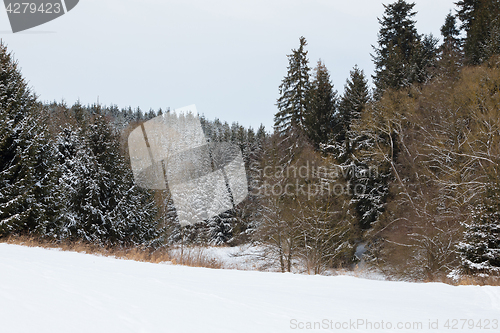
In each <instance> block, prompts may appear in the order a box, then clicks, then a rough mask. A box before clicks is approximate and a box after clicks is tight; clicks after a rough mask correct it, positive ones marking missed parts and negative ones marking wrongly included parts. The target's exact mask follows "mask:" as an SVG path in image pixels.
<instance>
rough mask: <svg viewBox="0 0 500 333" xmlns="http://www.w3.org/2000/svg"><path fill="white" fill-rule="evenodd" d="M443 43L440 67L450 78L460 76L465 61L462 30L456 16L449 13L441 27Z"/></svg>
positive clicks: (440, 50) (440, 49)
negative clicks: (461, 40)
mask: <svg viewBox="0 0 500 333" xmlns="http://www.w3.org/2000/svg"><path fill="white" fill-rule="evenodd" d="M441 35H442V36H443V44H442V45H441V46H440V48H439V53H440V57H439V61H438V68H439V70H440V71H441V72H442V73H443V74H444V76H445V77H448V78H454V79H457V78H458V72H459V70H460V67H461V66H462V63H463V55H462V48H461V42H460V31H459V30H458V28H457V25H456V17H455V16H454V15H452V14H451V13H449V14H448V15H447V16H446V19H445V22H444V24H443V26H442V27H441Z"/></svg>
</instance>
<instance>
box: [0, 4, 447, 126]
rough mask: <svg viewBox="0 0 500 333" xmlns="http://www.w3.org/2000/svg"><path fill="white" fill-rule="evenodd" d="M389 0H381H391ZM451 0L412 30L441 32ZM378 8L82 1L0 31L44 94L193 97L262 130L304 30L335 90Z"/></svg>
mask: <svg viewBox="0 0 500 333" xmlns="http://www.w3.org/2000/svg"><path fill="white" fill-rule="evenodd" d="M390 2H393V1H386V2H384V3H390ZM453 2H454V0H417V1H416V6H415V10H416V11H418V14H417V16H416V19H417V21H418V23H417V28H418V31H419V33H421V34H423V33H425V34H428V33H433V34H434V35H435V36H437V37H440V34H439V28H440V27H441V25H442V24H443V22H444V18H445V16H446V14H447V13H448V12H449V11H450V9H454V8H455V5H454V4H453ZM383 11H384V8H383V6H382V2H380V1H377V0H376V1H374V0H351V1H345V0H140V1H139V0H80V3H79V4H78V5H77V6H76V7H75V8H74V9H73V10H72V11H70V12H68V13H67V14H66V15H64V16H62V17H60V18H58V19H56V20H54V21H52V22H49V23H46V24H44V25H42V26H39V27H35V28H33V29H31V30H28V31H26V32H21V33H17V34H12V33H11V32H10V31H11V29H10V25H9V22H8V18H7V14H6V12H5V10H4V9H3V8H2V9H0V38H1V39H3V41H4V42H5V43H6V44H7V46H8V48H9V49H10V50H11V51H13V52H14V54H15V57H16V59H17V60H18V61H19V64H20V66H21V68H22V72H23V75H24V76H25V78H27V80H28V81H29V83H30V86H31V87H33V89H34V91H35V92H36V93H37V94H38V95H39V97H40V99H41V100H42V101H54V100H56V101H61V100H63V99H64V100H65V101H66V102H67V104H69V105H72V104H73V103H75V102H76V101H77V100H78V99H79V100H80V102H81V103H82V104H89V103H94V102H96V101H97V98H98V96H99V101H100V103H101V104H106V105H110V104H116V105H118V106H119V107H120V108H122V107H128V106H132V107H134V108H135V107H137V106H139V107H140V108H141V109H142V110H144V111H147V110H149V109H150V108H153V109H155V110H156V109H158V108H160V107H162V108H164V109H165V108H166V107H171V108H178V107H182V106H185V105H189V104H196V106H197V109H198V111H199V112H200V114H204V115H205V116H206V117H207V118H209V119H214V118H216V117H218V118H220V119H221V120H226V121H228V122H230V123H231V122H233V121H238V122H240V123H241V124H243V125H245V126H253V127H254V128H256V127H258V126H259V124H260V123H263V124H264V125H265V126H266V128H267V129H268V130H269V129H270V128H271V127H272V124H273V116H274V113H275V112H276V106H275V103H276V99H277V98H278V94H279V92H278V86H279V84H280V82H281V79H282V78H283V76H284V75H285V74H286V67H287V64H288V62H287V57H286V55H287V54H289V53H290V52H291V49H292V48H294V49H295V48H297V47H298V45H299V37H300V36H302V35H303V36H304V37H306V39H307V41H308V44H309V45H308V47H307V50H308V51H309V59H310V62H311V67H314V66H315V64H316V62H317V61H318V59H319V58H321V59H322V60H323V61H324V62H325V64H326V66H327V67H328V69H329V70H330V74H331V78H332V82H333V84H334V86H335V89H337V90H339V92H342V91H343V88H344V83H345V80H346V78H347V77H348V75H349V71H350V70H351V69H352V67H353V66H354V65H355V64H357V65H358V66H359V67H360V68H362V69H363V70H364V71H365V73H366V74H367V75H368V76H371V74H372V73H373V64H372V61H371V57H370V53H371V52H372V48H371V45H374V44H376V41H377V32H378V28H379V25H378V22H377V17H382V14H383Z"/></svg>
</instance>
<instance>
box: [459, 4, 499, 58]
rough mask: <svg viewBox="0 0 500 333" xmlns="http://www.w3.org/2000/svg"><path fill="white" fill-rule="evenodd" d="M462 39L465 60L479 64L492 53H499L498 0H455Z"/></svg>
mask: <svg viewBox="0 0 500 333" xmlns="http://www.w3.org/2000/svg"><path fill="white" fill-rule="evenodd" d="M457 6H458V10H457V13H458V17H459V18H460V21H462V25H461V28H462V29H463V30H464V31H465V32H466V37H465V40H464V53H465V60H466V62H467V63H468V64H471V65H479V64H481V63H483V62H484V61H486V60H488V58H489V57H491V56H492V55H494V54H500V18H499V17H500V1H499V0H461V1H458V2H457Z"/></svg>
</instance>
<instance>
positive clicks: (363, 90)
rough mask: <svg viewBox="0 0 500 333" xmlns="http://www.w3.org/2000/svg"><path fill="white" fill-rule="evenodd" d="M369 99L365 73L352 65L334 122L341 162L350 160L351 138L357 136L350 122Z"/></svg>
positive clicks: (363, 108)
mask: <svg viewBox="0 0 500 333" xmlns="http://www.w3.org/2000/svg"><path fill="white" fill-rule="evenodd" d="M369 100H370V90H369V88H368V81H367V80H366V77H365V74H364V72H363V70H361V69H359V68H358V66H354V68H353V70H352V71H351V72H350V77H349V79H347V81H346V84H345V86H344V94H343V96H342V98H341V100H340V105H339V113H338V116H337V118H338V120H337V122H336V123H337V124H338V125H337V126H338V128H337V129H336V131H335V132H336V138H335V139H336V141H337V142H338V143H339V144H341V145H342V147H343V149H341V150H340V152H341V154H338V156H337V158H338V159H339V161H340V162H341V163H344V162H345V161H347V160H350V157H351V154H352V150H353V146H352V145H353V144H354V143H353V140H354V139H355V137H356V136H357V134H356V133H353V132H352V131H351V123H352V121H353V120H356V119H359V118H360V117H361V115H362V114H363V111H364V110H365V108H366V105H367V103H368V101H369Z"/></svg>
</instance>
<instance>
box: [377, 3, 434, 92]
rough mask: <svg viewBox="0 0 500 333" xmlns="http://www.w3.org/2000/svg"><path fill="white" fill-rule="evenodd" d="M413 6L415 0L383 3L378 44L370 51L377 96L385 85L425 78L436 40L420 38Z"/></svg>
mask: <svg viewBox="0 0 500 333" xmlns="http://www.w3.org/2000/svg"><path fill="white" fill-rule="evenodd" d="M414 6H415V3H408V2H406V1H404V0H398V1H397V2H395V3H393V4H390V5H384V7H385V12H384V16H383V17H382V19H379V23H380V25H381V27H380V31H379V34H378V47H377V48H375V47H374V49H375V55H372V58H373V62H374V63H375V75H374V76H373V79H374V83H375V87H376V90H375V97H377V99H379V98H380V97H381V96H382V94H383V92H384V91H385V90H386V89H389V88H392V89H400V88H404V87H408V86H410V85H411V84H412V83H414V82H419V83H422V82H425V81H426V80H427V79H428V74H427V69H428V67H429V66H430V65H431V64H432V61H433V59H434V57H435V44H436V40H435V39H434V38H433V37H431V36H428V37H427V38H425V39H424V41H423V42H422V36H420V35H419V34H418V33H417V29H416V27H415V24H416V21H415V19H414V16H415V15H416V12H415V11H413V7H414Z"/></svg>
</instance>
